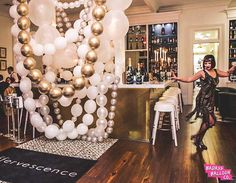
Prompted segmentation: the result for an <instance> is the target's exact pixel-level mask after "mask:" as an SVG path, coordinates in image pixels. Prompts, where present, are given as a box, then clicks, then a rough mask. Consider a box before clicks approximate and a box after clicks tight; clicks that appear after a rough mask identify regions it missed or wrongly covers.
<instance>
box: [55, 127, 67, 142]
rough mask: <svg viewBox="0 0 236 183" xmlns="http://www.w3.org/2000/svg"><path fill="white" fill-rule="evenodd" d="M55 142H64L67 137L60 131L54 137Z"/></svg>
mask: <svg viewBox="0 0 236 183" xmlns="http://www.w3.org/2000/svg"><path fill="white" fill-rule="evenodd" d="M56 138H57V140H61V141H62V140H66V138H67V135H66V132H64V131H63V130H62V129H60V130H59V132H58V135H57V136H56Z"/></svg>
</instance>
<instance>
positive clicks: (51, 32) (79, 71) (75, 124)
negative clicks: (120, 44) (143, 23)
mask: <svg viewBox="0 0 236 183" xmlns="http://www.w3.org/2000/svg"><path fill="white" fill-rule="evenodd" d="M131 2H132V0H116V1H114V0H77V1H74V2H70V3H67V2H58V1H57V0H31V1H29V3H28V2H27V0H13V6H11V8H10V10H9V13H10V16H11V17H12V18H14V25H13V26H12V28H11V33H12V35H13V36H15V37H16V43H15V45H14V48H13V50H14V54H15V57H16V60H17V65H16V71H17V73H18V74H19V75H20V76H21V80H20V84H19V87H20V90H21V91H22V93H23V98H24V107H25V109H26V110H27V111H28V112H29V113H30V122H31V124H32V126H33V127H35V128H36V129H37V130H38V131H39V132H44V133H45V136H46V137H47V138H48V139H52V138H56V139H58V140H65V139H66V138H69V139H77V138H81V139H82V140H87V141H92V142H101V141H103V140H104V139H106V138H107V137H108V135H109V134H110V133H112V131H113V126H114V117H115V110H116V103H117V100H116V98H117V84H118V83H119V80H120V79H119V77H117V76H115V74H114V70H115V64H114V57H115V52H114V47H115V46H116V45H115V44H114V43H115V42H116V41H117V40H120V39H122V38H123V37H124V36H125V34H126V33H127V31H128V27H129V22H128V19H127V17H126V16H125V14H124V10H125V9H127V8H128V7H129V6H130V4H131ZM74 8H78V9H79V10H78V12H79V14H78V15H79V18H78V19H77V20H76V21H74V23H73V24H72V23H71V22H70V20H69V17H68V16H67V13H66V9H74ZM31 23H33V24H34V25H35V26H36V27H37V30H36V31H31V30H30V28H31V27H32V26H31ZM34 56H40V58H41V59H40V60H39V61H42V64H43V65H44V66H45V69H44V72H43V73H42V72H41V71H40V70H39V69H36V65H37V64H36V60H35V58H34ZM39 61H38V60H37V62H39ZM61 79H64V80H65V81H67V82H68V83H69V84H66V85H63V86H61V85H59V84H57V83H58V81H60V80H61ZM32 84H35V85H34V86H35V87H37V88H38V90H39V93H40V96H39V98H38V99H35V97H34V96H33V92H32ZM109 87H110V88H111V89H112V91H111V100H110V104H109V109H107V108H108V99H107V91H108V88H109ZM73 100H74V101H76V102H75V103H74V104H72V101H73ZM82 100H83V101H84V104H82V103H81V101H82ZM49 101H51V102H52V104H53V110H52V111H51V112H50V108H49V106H48V104H49ZM60 105H61V106H63V107H71V108H70V111H71V115H72V118H71V119H64V118H63V117H62V115H61V111H60V108H59V107H60ZM52 113H54V115H55V116H56V120H55V119H54V120H53V118H52V116H51V114H52ZM79 118H80V120H78V119H79ZM91 126H92V127H91Z"/></svg>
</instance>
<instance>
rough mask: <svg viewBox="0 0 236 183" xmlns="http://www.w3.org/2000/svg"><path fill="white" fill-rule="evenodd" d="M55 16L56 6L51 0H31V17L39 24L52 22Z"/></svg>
mask: <svg viewBox="0 0 236 183" xmlns="http://www.w3.org/2000/svg"><path fill="white" fill-rule="evenodd" d="M54 17H55V6H54V3H53V1H51V0H31V1H30V2H29V18H30V20H31V21H32V22H33V23H34V24H35V25H37V26H41V25H45V24H47V25H50V24H52V22H53V20H54Z"/></svg>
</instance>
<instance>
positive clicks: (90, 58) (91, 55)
mask: <svg viewBox="0 0 236 183" xmlns="http://www.w3.org/2000/svg"><path fill="white" fill-rule="evenodd" d="M85 59H86V60H87V61H89V62H96V61H97V59H98V56H97V53H96V52H95V51H94V50H90V51H88V52H87V53H86V55H85Z"/></svg>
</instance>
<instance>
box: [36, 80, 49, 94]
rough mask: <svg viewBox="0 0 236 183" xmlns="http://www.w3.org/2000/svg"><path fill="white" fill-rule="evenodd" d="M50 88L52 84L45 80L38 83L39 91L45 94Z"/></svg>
mask: <svg viewBox="0 0 236 183" xmlns="http://www.w3.org/2000/svg"><path fill="white" fill-rule="evenodd" d="M51 88H52V85H51V84H50V82H48V81H47V80H42V81H40V83H39V84H38V89H39V92H40V93H42V94H47V93H48V92H49V91H50V90H51Z"/></svg>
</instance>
